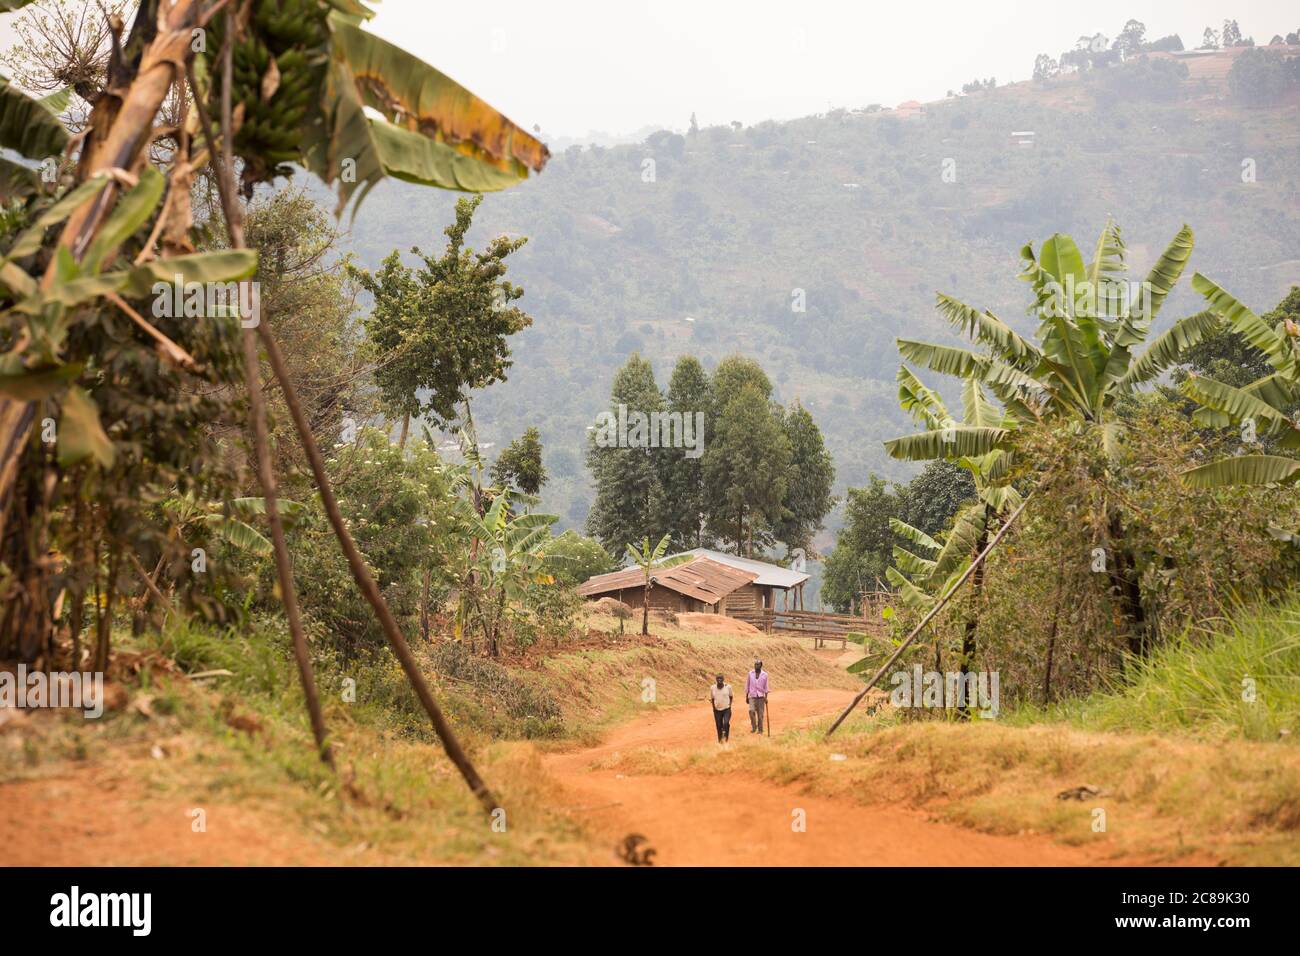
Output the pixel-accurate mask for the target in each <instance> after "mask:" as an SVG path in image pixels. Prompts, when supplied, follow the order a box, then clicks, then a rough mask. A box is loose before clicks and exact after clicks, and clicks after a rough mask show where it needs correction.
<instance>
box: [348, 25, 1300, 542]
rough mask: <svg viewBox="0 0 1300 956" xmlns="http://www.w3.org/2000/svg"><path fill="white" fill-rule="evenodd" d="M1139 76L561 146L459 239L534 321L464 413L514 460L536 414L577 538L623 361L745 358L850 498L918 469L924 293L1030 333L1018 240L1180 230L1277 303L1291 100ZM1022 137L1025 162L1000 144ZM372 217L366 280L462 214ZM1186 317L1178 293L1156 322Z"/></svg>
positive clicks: (1292, 204)
mask: <svg viewBox="0 0 1300 956" xmlns="http://www.w3.org/2000/svg"><path fill="white" fill-rule="evenodd" d="M1190 45H1192V44H1189V46H1190ZM1148 72H1149V71H1148V70H1146V69H1145V68H1144V67H1143V66H1142V61H1134V62H1132V63H1128V64H1124V65H1122V66H1116V67H1111V68H1109V69H1106V70H1101V69H1099V70H1096V71H1090V72H1085V73H1078V74H1073V75H1069V76H1060V77H1056V78H1053V79H1050V80H1047V81H1043V82H1030V83H1022V84H1016V85H1012V86H1003V87H997V88H995V89H992V90H985V91H982V92H979V93H974V94H971V95H967V96H960V97H953V98H951V99H948V100H945V101H942V102H939V103H931V104H927V106H926V111H925V114H924V115H923V116H918V117H913V118H907V119H904V118H900V117H898V116H895V115H891V114H890V113H888V112H881V111H873V112H867V111H866V109H865V107H866V106H868V105H869V103H868V102H866V101H865V98H864V103H863V107H864V109H863V110H838V111H835V112H832V113H828V114H825V115H819V116H809V117H806V118H803V119H799V120H793V121H789V122H767V123H760V124H757V125H754V126H749V127H741V126H739V125H735V126H714V127H706V128H701V129H698V130H694V131H692V130H690V129H689V128H686V120H687V118H683V127H684V131H683V132H681V133H677V132H671V131H668V130H664V131H660V132H657V133H655V134H653V135H651V136H649V137H648V138H647V139H646V140H645V142H643V143H640V144H638V145H630V146H619V147H615V148H610V149H606V148H601V147H592V148H590V149H582V148H579V147H576V146H575V147H570V148H569V149H567V150H566V151H565V152H564V153H562V154H560V155H557V156H555V157H554V159H553V160H552V162H551V164H550V165H549V166H548V168H547V175H546V176H542V177H538V178H536V179H534V180H530V181H528V182H526V183H523V184H521V186H520V187H519V188H517V189H513V190H509V191H506V192H503V193H499V194H493V195H489V196H488V197H486V198H485V200H484V202H483V205H482V207H481V209H480V211H479V213H478V216H477V219H476V223H475V227H474V231H473V232H472V233H471V240H472V241H474V242H476V243H478V244H482V243H483V242H484V241H485V240H486V238H487V237H490V236H493V235H496V234H498V233H501V232H505V233H508V234H510V235H512V236H527V237H528V239H529V241H528V243H527V244H526V245H525V246H524V247H523V248H522V249H521V250H520V251H519V252H518V253H517V255H516V256H515V258H514V260H513V263H512V267H511V268H512V278H513V279H514V280H515V281H516V282H517V283H518V284H519V285H520V286H522V287H523V288H524V289H525V291H526V295H525V298H524V299H523V300H522V304H523V306H524V307H525V308H526V309H527V310H528V312H529V314H531V315H532V316H533V317H534V320H535V321H534V323H533V325H532V326H531V327H529V328H528V329H526V330H524V331H523V332H521V333H520V334H519V335H518V336H517V337H516V338H515V343H516V344H515V364H514V366H513V368H512V369H511V370H510V374H509V380H508V381H506V382H504V383H501V384H498V385H496V386H494V387H493V388H491V389H489V390H487V391H485V392H484V393H483V394H482V395H481V396H479V397H478V398H477V399H476V403H475V408H476V415H477V419H478V426H479V430H480V434H481V435H482V437H483V440H484V441H485V442H491V443H494V444H495V445H496V446H497V447H498V448H499V447H503V446H504V443H505V442H508V441H509V440H510V439H511V438H513V437H514V436H516V435H518V434H520V433H521V432H522V431H523V429H524V428H526V427H528V426H536V427H537V428H538V429H539V431H540V434H541V438H542V441H543V444H544V446H545V448H546V465H547V468H548V471H549V473H550V475H551V478H552V480H551V483H550V485H549V486H548V487H547V489H546V500H545V504H546V507H547V509H548V510H550V511H552V512H554V513H556V514H558V515H559V516H560V519H561V523H562V524H561V526H563V527H572V528H577V529H581V528H582V527H583V524H584V521H585V518H586V515H587V512H588V510H589V509H590V507H591V505H592V503H593V501H594V487H593V484H592V480H591V476H590V474H589V472H588V471H587V469H586V468H585V467H584V465H583V460H584V454H585V441H586V438H585V434H586V431H585V430H586V426H588V425H589V424H591V422H592V421H593V420H594V418H595V416H596V415H597V414H598V413H599V411H600V410H601V409H602V408H603V407H604V403H605V401H606V397H607V396H608V394H609V389H610V384H611V382H612V380H613V377H614V373H615V371H616V370H617V369H618V368H619V367H620V366H621V365H622V364H623V363H624V362H625V361H626V360H627V358H628V356H629V355H630V354H631V353H633V352H639V353H640V354H641V355H643V356H645V357H646V358H647V359H649V360H650V361H651V362H652V364H653V366H654V368H655V370H656V372H658V373H659V374H660V375H661V376H665V377H666V376H667V374H668V371H669V369H670V368H671V366H672V364H673V363H674V362H675V361H676V359H677V358H678V357H679V356H680V355H682V354H687V353H689V354H694V355H696V356H698V357H699V358H700V359H701V360H702V361H703V362H704V363H705V364H706V366H707V367H712V366H713V365H714V364H716V362H717V361H718V360H720V359H721V358H722V357H724V356H726V355H729V354H733V353H741V354H745V355H748V356H751V357H753V358H754V359H756V360H757V361H759V362H760V363H761V364H762V365H763V366H764V368H766V369H767V370H768V372H769V374H770V376H771V378H772V383H773V387H774V398H775V399H776V400H777V401H780V402H782V403H789V402H791V401H795V400H797V401H799V402H801V403H802V404H803V405H804V406H805V407H806V408H808V409H809V410H810V411H811V412H812V413H813V414H814V415H815V416H816V418H817V421H818V423H819V424H820V426H821V428H822V430H823V432H824V433H825V436H826V442H827V447H828V448H829V450H830V452H831V454H832V456H833V459H834V462H835V467H836V474H837V485H836V492H837V493H838V494H840V495H843V493H844V490H845V488H846V487H856V486H862V485H864V484H865V483H866V480H867V476H868V475H869V474H871V473H878V474H882V475H884V476H885V477H887V478H890V479H895V480H902V479H904V478H906V477H908V476H910V475H911V474H913V469H912V468H911V467H910V466H907V465H905V464H900V463H898V462H893V461H891V460H889V459H888V458H887V457H886V456H885V455H884V454H883V452H882V450H881V445H880V442H881V441H882V440H883V439H885V438H888V437H890V436H891V435H893V434H896V433H897V432H898V431H899V429H900V428H901V427H902V426H903V424H904V419H903V417H902V415H901V414H900V412H899V411H898V409H897V404H896V402H895V401H894V383H893V378H894V372H895V367H896V353H895V350H894V345H893V342H894V338H895V337H896V336H899V335H907V336H912V337H917V336H921V337H925V336H947V335H949V334H950V333H949V332H948V330H947V328H946V326H945V324H944V323H943V321H942V320H941V319H939V318H938V317H937V316H936V315H935V312H934V296H935V292H936V291H944V292H947V293H949V294H953V295H957V296H959V297H961V298H962V299H963V300H965V301H968V302H971V303H973V304H978V305H979V306H980V307H981V308H984V307H986V308H989V309H991V310H993V311H994V312H996V313H997V314H999V315H1001V316H1003V317H1005V318H1006V319H1007V320H1008V321H1010V322H1012V323H1013V324H1018V326H1019V327H1020V328H1022V329H1024V328H1027V327H1028V326H1029V324H1030V321H1029V319H1028V318H1027V317H1026V316H1025V309H1026V306H1027V305H1029V300H1028V299H1027V297H1026V294H1025V291H1024V288H1023V284H1022V283H1020V282H1018V281H1017V280H1016V278H1015V265H1016V262H1017V253H1018V250H1019V249H1020V248H1021V246H1023V245H1024V244H1025V243H1026V242H1041V241H1042V240H1044V239H1046V238H1047V237H1048V236H1049V235H1051V234H1052V233H1053V232H1056V231H1061V232H1066V233H1073V234H1078V235H1087V234H1093V233H1096V232H1097V231H1098V230H1100V229H1101V227H1102V225H1103V224H1104V222H1105V220H1106V217H1107V215H1108V214H1113V215H1114V216H1115V217H1116V218H1117V219H1118V220H1119V221H1121V222H1122V223H1123V225H1124V229H1125V235H1126V238H1127V241H1128V243H1129V251H1130V258H1131V261H1133V262H1134V263H1135V264H1137V265H1142V264H1149V263H1150V261H1151V260H1153V259H1154V257H1155V256H1156V255H1157V254H1158V252H1159V250H1160V248H1161V243H1162V242H1163V241H1164V239H1165V238H1166V237H1167V236H1168V235H1170V234H1171V233H1172V232H1174V231H1175V230H1177V229H1178V228H1179V227H1180V226H1181V225H1182V224H1183V223H1184V222H1186V223H1187V224H1189V225H1191V226H1192V227H1193V229H1194V230H1195V231H1196V237H1197V246H1196V257H1197V259H1196V261H1197V263H1213V268H1214V272H1215V275H1216V277H1217V278H1219V279H1220V281H1223V282H1225V283H1228V284H1231V285H1232V287H1234V288H1235V289H1236V290H1238V292H1239V294H1240V295H1241V296H1242V297H1243V298H1244V299H1245V300H1246V301H1247V302H1249V303H1251V304H1252V305H1253V306H1255V307H1256V308H1257V309H1259V310H1260V311H1267V310H1268V309H1269V308H1271V307H1272V306H1273V305H1274V304H1275V303H1276V302H1277V301H1278V300H1279V299H1280V298H1281V297H1282V296H1283V295H1284V294H1285V293H1286V290H1287V286H1288V282H1289V281H1290V280H1294V278H1295V276H1296V272H1297V262H1296V249H1297V248H1300V227H1297V217H1296V215H1295V211H1296V209H1297V204H1300V166H1298V165H1297V164H1296V162H1295V155H1296V150H1297V149H1298V148H1300V123H1298V122H1297V119H1300V116H1298V113H1300V101H1298V100H1297V96H1296V94H1295V93H1294V92H1292V93H1289V94H1288V95H1287V97H1286V98H1284V99H1283V100H1281V101H1280V102H1277V103H1274V104H1271V105H1267V106H1254V105H1247V104H1244V103H1241V102H1239V101H1238V100H1236V99H1234V98H1233V97H1232V96H1231V94H1230V91H1229V89H1228V87H1227V85H1226V81H1224V80H1222V79H1221V78H1220V79H1218V80H1203V79H1197V78H1195V77H1194V76H1193V77H1187V78H1176V79H1175V81H1174V84H1173V88H1172V89H1170V88H1169V85H1168V79H1167V78H1166V77H1163V76H1157V77H1155V79H1154V80H1153V79H1152V78H1151V77H1150V76H1149V75H1148ZM1024 130H1032V131H1033V132H1034V134H1035V137H1034V145H1033V146H1032V147H1031V148H1026V147H1023V146H1020V145H1018V144H1017V143H1016V142H1014V141H1013V139H1012V137H1011V133H1012V132H1015V131H1024ZM1247 160H1249V161H1250V163H1249V165H1250V169H1251V171H1252V172H1251V174H1250V176H1246V174H1245V172H1244V170H1245V166H1244V165H1243V164H1245V163H1246V161H1247ZM945 164H948V165H945ZM945 169H948V170H951V172H952V175H951V177H950V178H951V179H952V181H946V180H945V175H944V174H945ZM650 176H652V178H650V179H647V177H650ZM367 204H368V205H367V212H368V215H367V216H364V217H360V218H359V219H357V220H356V221H355V222H354V223H353V224H352V226H351V233H350V236H349V237H348V238H347V239H346V240H345V243H344V247H345V248H348V249H350V250H352V251H354V252H355V254H356V255H357V257H358V259H359V260H360V261H361V262H362V263H363V264H365V265H368V266H374V265H377V263H378V261H379V260H380V259H382V258H383V257H384V256H385V255H387V254H388V253H389V252H390V251H392V250H393V249H394V248H397V249H405V248H406V247H408V246H411V245H417V244H418V245H428V244H429V243H430V241H431V237H432V236H434V235H436V234H437V233H438V232H439V231H440V230H441V228H442V224H443V223H444V222H446V221H447V220H448V219H449V218H450V204H451V199H450V198H449V197H447V196H445V195H442V194H439V193H437V192H430V191H427V190H419V189H417V188H414V187H410V186H407V185H405V184H402V183H397V182H387V183H384V184H382V185H381V186H379V187H378V188H377V189H376V190H375V191H374V192H373V194H372V195H371V196H370V197H369V198H368V199H367ZM1246 236H1249V237H1250V238H1249V241H1243V237H1246ZM1195 308H1196V303H1195V300H1194V297H1192V296H1191V295H1190V294H1189V293H1188V292H1186V291H1185V290H1179V291H1177V292H1176V293H1175V295H1174V298H1173V300H1172V301H1171V303H1170V306H1169V309H1168V311H1167V312H1166V316H1173V315H1183V314H1186V312H1187V311H1188V310H1192V309H1195ZM1166 321H1167V319H1166ZM841 521H842V515H841V514H840V513H839V512H836V513H833V514H832V515H831V516H830V518H829V519H828V526H829V527H830V528H832V529H833V528H835V527H838V525H839V524H840V522H841ZM822 544H829V540H823V542H822Z"/></svg>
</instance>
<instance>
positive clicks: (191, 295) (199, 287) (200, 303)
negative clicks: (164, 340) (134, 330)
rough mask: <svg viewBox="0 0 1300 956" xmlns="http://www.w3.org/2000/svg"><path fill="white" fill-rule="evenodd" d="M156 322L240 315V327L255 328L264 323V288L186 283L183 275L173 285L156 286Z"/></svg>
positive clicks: (248, 284) (157, 284)
mask: <svg viewBox="0 0 1300 956" xmlns="http://www.w3.org/2000/svg"><path fill="white" fill-rule="evenodd" d="M153 295H154V300H153V315H154V318H156V319H161V318H169V319H179V318H187V319H201V318H216V317H219V316H232V315H233V316H237V317H238V318H239V324H240V325H242V326H243V327H244V328H246V329H255V328H257V326H258V324H259V323H260V322H261V320H262V289H261V285H260V283H258V282H255V281H253V282H247V281H246V282H186V281H185V276H183V275H181V274H180V273H177V274H176V277H175V278H174V279H173V280H172V281H171V282H155V283H154V284H153Z"/></svg>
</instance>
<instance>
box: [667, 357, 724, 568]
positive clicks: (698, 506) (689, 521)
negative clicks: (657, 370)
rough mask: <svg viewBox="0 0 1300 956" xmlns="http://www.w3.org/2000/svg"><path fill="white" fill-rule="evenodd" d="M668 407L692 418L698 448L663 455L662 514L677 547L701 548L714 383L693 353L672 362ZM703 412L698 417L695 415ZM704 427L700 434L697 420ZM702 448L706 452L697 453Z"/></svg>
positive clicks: (683, 419)
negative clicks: (706, 462) (705, 469)
mask: <svg viewBox="0 0 1300 956" xmlns="http://www.w3.org/2000/svg"><path fill="white" fill-rule="evenodd" d="M668 410H669V411H670V412H674V413H677V414H679V415H681V416H682V421H683V422H686V421H690V422H692V423H693V424H692V429H693V431H692V435H693V437H694V438H695V440H696V442H697V449H696V451H692V453H691V454H687V452H688V451H690V450H689V449H671V450H669V451H668V452H666V453H665V454H664V455H663V468H662V471H661V478H662V481H663V514H664V519H665V522H666V524H665V528H666V530H667V532H668V534H669V535H670V536H671V540H672V546H673V549H674V550H682V551H684V550H686V549H688V548H699V547H703V546H704V545H705V544H706V536H705V523H704V516H705V513H706V512H707V511H708V503H707V500H706V498H705V493H704V456H705V455H707V454H708V453H709V444H710V441H711V439H712V433H713V416H714V411H713V386H712V385H711V384H710V383H709V377H708V376H707V375H706V374H705V373H704V367H703V366H702V365H700V361H699V359H697V358H695V357H694V356H693V355H683V356H682V357H681V358H679V359H678V360H677V364H676V365H675V366H673V375H672V379H671V380H670V381H669V383H668ZM697 414H698V415H699V416H701V417H700V418H699V419H697V418H696V415H697ZM688 416H689V418H688ZM697 421H699V422H700V423H701V425H702V429H700V430H699V433H698V434H697V433H696V431H695V429H696V428H697V426H696V425H695V424H694V423H695V422H697ZM700 449H702V451H703V454H699V453H697V452H698V451H699V450H700Z"/></svg>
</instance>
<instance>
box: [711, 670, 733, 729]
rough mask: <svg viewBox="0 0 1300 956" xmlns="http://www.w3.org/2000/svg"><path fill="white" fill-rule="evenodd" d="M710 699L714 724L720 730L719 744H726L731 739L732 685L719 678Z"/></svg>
mask: <svg viewBox="0 0 1300 956" xmlns="http://www.w3.org/2000/svg"><path fill="white" fill-rule="evenodd" d="M709 698H710V699H711V700H712V701H713V724H714V726H715V727H717V729H718V743H720V744H725V743H726V742H727V741H728V740H730V739H731V685H730V684H725V683H723V681H722V675H721V674H719V675H718V676H717V683H715V684H714V685H713V686H712V687H710V688H709Z"/></svg>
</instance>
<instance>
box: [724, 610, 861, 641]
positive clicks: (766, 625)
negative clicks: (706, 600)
mask: <svg viewBox="0 0 1300 956" xmlns="http://www.w3.org/2000/svg"><path fill="white" fill-rule="evenodd" d="M730 616H731V617H734V618H736V619H737V620H740V621H745V622H747V623H749V624H753V625H754V626H755V627H757V628H759V629H760V630H763V631H770V632H776V633H784V634H794V635H796V636H802V637H811V638H812V639H813V647H825V646H826V642H827V641H839V642H840V648H841V649H843V648H844V647H845V645H846V644H847V643H848V635H849V634H873V633H874V632H876V631H877V630H878V629H879V628H880V626H881V622H880V621H879V620H872V619H871V618H864V617H858V616H856V615H853V614H823V613H820V612H817V611H778V610H776V609H774V608H764V609H762V610H755V611H748V610H747V611H738V612H735V613H733V614H731V615H730Z"/></svg>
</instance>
